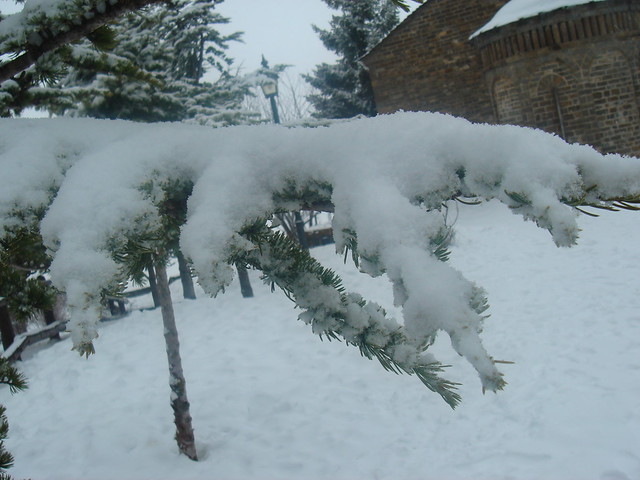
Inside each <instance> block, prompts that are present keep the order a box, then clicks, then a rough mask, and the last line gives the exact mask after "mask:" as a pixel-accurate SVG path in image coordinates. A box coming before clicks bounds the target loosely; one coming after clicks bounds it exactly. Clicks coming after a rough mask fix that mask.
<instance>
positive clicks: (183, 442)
mask: <svg viewBox="0 0 640 480" xmlns="http://www.w3.org/2000/svg"><path fill="white" fill-rule="evenodd" d="M155 268H156V275H157V286H158V297H159V300H160V308H161V310H162V323H163V325H164V339H165V342H166V346H167V360H168V361H169V386H170V387H171V408H172V409H173V415H174V422H175V424H176V442H177V443H178V448H179V449H180V452H181V453H184V454H185V455H186V456H187V457H189V458H190V459H191V460H198V455H197V453H196V445H195V437H194V435H193V426H192V425H191V414H190V413H189V400H188V399H187V383H186V381H185V379H184V373H183V371H182V359H181V358H180V341H179V340H178V329H177V328H176V320H175V315H174V313H173V303H172V302H171V292H170V291H169V279H168V278H167V270H166V269H165V267H164V265H162V264H161V263H160V262H158V263H157V264H156V265H155Z"/></svg>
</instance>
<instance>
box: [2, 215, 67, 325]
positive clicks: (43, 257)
mask: <svg viewBox="0 0 640 480" xmlns="http://www.w3.org/2000/svg"><path fill="white" fill-rule="evenodd" d="M49 264H50V258H49V257H48V256H47V254H46V250H45V248H44V246H43V245H42V239H41V238H40V234H39V233H38V232H35V231H32V230H30V229H28V228H27V227H24V226H23V227H18V228H16V229H14V230H8V231H5V235H4V236H3V237H1V238H0V297H5V298H6V300H7V303H8V307H9V310H11V312H12V313H13V314H14V315H15V316H16V318H17V319H18V320H20V321H25V320H27V319H28V318H29V317H30V316H32V315H33V314H34V313H35V311H36V310H49V309H51V308H52V307H53V304H54V301H55V294H56V291H55V289H54V288H53V287H52V286H51V285H50V284H49V283H47V282H46V281H44V279H43V278H42V277H40V276H37V275H36V274H38V273H43V272H45V271H46V270H47V269H48V267H49Z"/></svg>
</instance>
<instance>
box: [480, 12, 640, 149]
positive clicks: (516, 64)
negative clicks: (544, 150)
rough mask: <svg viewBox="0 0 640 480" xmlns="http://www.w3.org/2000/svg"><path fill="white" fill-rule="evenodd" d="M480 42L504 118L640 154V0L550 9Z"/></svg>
mask: <svg viewBox="0 0 640 480" xmlns="http://www.w3.org/2000/svg"><path fill="white" fill-rule="evenodd" d="M474 43H476V46H477V47H478V49H479V51H480V55H481V58H482V62H483V69H484V70H485V72H486V73H485V79H486V85H487V86H488V87H489V91H490V93H491V101H492V103H493V106H494V110H495V114H496V121H497V122H498V123H509V124H516V125H524V126H531V127H536V128H541V129H543V130H546V131H548V132H553V133H556V134H558V135H561V136H562V137H563V138H565V139H566V140H567V141H569V142H580V143H587V144H590V145H593V146H595V147H596V148H597V149H599V150H600V151H602V152H618V153H624V154H629V155H636V156H640V104H639V98H640V97H639V96H638V93H639V92H640V81H639V72H640V2H636V1H633V0H611V1H608V2H596V3H592V4H586V5H581V6H577V7H573V8H570V9H563V10H559V11H556V12H550V13H548V14H545V15H541V16H539V17H536V18H532V19H527V20H525V21H520V22H517V23H515V24H511V25H508V26H506V27H502V28H501V29H497V30H494V31H491V32H487V33H485V34H483V35H481V36H480V37H478V39H476V40H475V41H474Z"/></svg>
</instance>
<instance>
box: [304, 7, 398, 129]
mask: <svg viewBox="0 0 640 480" xmlns="http://www.w3.org/2000/svg"><path fill="white" fill-rule="evenodd" d="M323 1H324V2H325V3H326V4H327V5H329V7H331V8H332V9H334V10H338V11H339V12H340V14H339V15H334V16H333V17H332V19H331V22H330V28H329V29H328V30H323V29H321V28H319V27H317V26H314V27H313V28H314V30H315V31H316V32H317V33H318V35H319V37H320V40H321V41H322V43H323V44H324V46H325V47H326V48H327V49H328V50H331V51H332V52H335V53H336V54H337V55H338V61H337V62H336V63H334V64H327V63H322V64H320V65H317V66H316V68H315V70H314V71H313V73H312V74H311V75H305V76H304V78H305V79H306V81H307V82H309V84H310V85H311V86H312V87H313V88H314V89H315V90H316V92H317V93H312V94H311V95H309V96H308V97H307V99H308V100H309V101H310V102H311V104H312V105H313V107H314V108H315V113H314V114H313V115H314V116H316V117H319V118H351V117H354V116H356V115H366V116H373V115H375V114H376V107H375V101H374V97H373V89H372V88H371V82H370V79H369V74H368V72H367V70H366V69H365V68H364V66H363V65H362V64H361V63H360V58H361V57H362V56H363V55H364V54H366V53H367V52H368V51H369V50H370V49H371V48H373V47H374V46H375V45H376V44H377V43H378V42H380V41H381V40H382V39H383V38H384V37H385V36H386V35H387V34H388V33H389V32H390V31H391V30H392V29H393V28H394V27H395V26H396V25H397V24H398V22H399V16H398V9H397V5H396V4H395V3H394V2H392V1H390V0H323Z"/></svg>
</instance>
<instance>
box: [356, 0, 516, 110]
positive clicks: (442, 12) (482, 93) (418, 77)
mask: <svg viewBox="0 0 640 480" xmlns="http://www.w3.org/2000/svg"><path fill="white" fill-rule="evenodd" d="M506 2H507V0H463V1H455V0H428V1H427V2H426V3H425V4H424V5H422V6H421V7H419V8H418V9H417V10H416V11H414V12H413V13H412V14H411V15H409V17H407V19H406V20H405V21H404V22H402V23H401V24H400V25H399V26H398V27H397V28H396V29H395V30H393V31H392V32H391V33H390V34H389V35H388V36H387V38H385V39H384V40H383V41H382V42H381V43H380V44H379V45H377V46H376V47H375V48H374V49H373V50H372V51H371V52H369V53H368V54H367V55H366V56H365V57H364V59H363V63H364V64H365V65H366V66H367V68H368V69H369V73H370V76H371V83H372V86H373V90H374V92H375V100H376V106H377V109H378V112H379V113H391V112H395V111H397V110H412V111H420V110H428V111H438V112H445V113H450V114H453V115H457V116H463V117H466V118H468V119H470V120H473V121H478V122H487V121H492V120H493V109H492V106H491V100H490V92H489V89H488V88H487V87H486V85H485V83H484V78H483V72H482V63H481V59H480V54H479V51H478V49H477V48H476V47H475V46H473V45H471V44H470V43H469V41H468V39H469V36H470V35H471V34H472V33H473V32H474V31H475V30H476V29H477V26H478V25H484V23H486V22H487V21H489V19H491V17H492V16H493V14H494V13H495V12H496V10H498V8H500V7H501V6H502V5H504V4H505V3H506Z"/></svg>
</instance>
